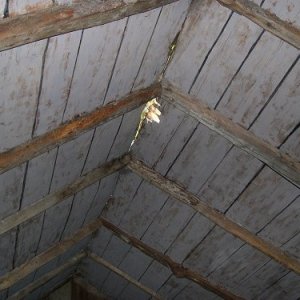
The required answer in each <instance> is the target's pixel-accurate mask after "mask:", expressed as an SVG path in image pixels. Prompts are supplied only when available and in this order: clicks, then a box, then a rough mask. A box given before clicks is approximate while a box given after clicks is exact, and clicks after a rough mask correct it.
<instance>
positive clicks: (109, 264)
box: [88, 252, 162, 299]
mask: <svg viewBox="0 0 300 300" xmlns="http://www.w3.org/2000/svg"><path fill="white" fill-rule="evenodd" d="M88 257H90V258H91V259H93V260H94V261H95V262H96V263H98V264H101V265H103V266H105V267H106V268H108V269H110V270H112V271H113V272H114V273H116V274H118V275H120V276H122V277H123V278H125V279H126V280H128V281H129V282H131V283H132V284H134V285H135V286H137V287H138V288H140V289H142V290H143V291H145V292H146V293H148V294H149V295H151V296H152V297H153V298H154V299H162V298H161V297H160V296H159V295H158V294H157V293H156V292H154V291H153V290H151V289H150V288H148V287H147V286H145V285H143V284H141V283H140V282H138V281H137V280H135V279H133V278H132V277H130V276H129V275H128V274H126V273H125V272H123V271H122V270H120V269H118V268H116V267H115V266H113V265H112V264H111V263H109V262H108V261H106V260H104V259H103V258H101V257H99V256H97V255H96V254H94V253H91V252H89V253H88Z"/></svg>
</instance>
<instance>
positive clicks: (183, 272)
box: [100, 218, 242, 300]
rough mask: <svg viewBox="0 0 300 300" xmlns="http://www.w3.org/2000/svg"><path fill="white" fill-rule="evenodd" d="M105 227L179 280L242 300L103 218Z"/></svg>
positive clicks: (222, 295)
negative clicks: (187, 280)
mask: <svg viewBox="0 0 300 300" xmlns="http://www.w3.org/2000/svg"><path fill="white" fill-rule="evenodd" d="M100 220H101V222H102V224H103V226H104V227H105V228H107V229H109V230H110V231H111V232H112V233H113V234H114V235H116V236H117V237H118V238H120V239H121V240H123V241H124V242H126V243H127V244H129V245H131V246H133V247H135V248H137V249H139V250H140V251H142V252H143V253H145V254H146V255H148V256H149V257H152V258H153V259H155V260H156V261H158V262H159V263H161V264H162V265H164V266H166V267H168V268H170V270H171V272H172V273H173V274H174V275H175V276H176V277H179V278H186V279H189V280H192V281H193V282H195V283H197V284H199V285H200V286H201V287H203V288H205V289H206V290H209V291H211V292H213V293H215V294H216V295H219V296H221V297H222V298H223V299H236V300H237V299H242V298H240V297H238V296H236V295H234V294H233V293H231V292H230V291H228V290H227V289H225V288H224V287H222V286H220V285H218V284H215V283H213V282H211V281H209V280H208V279H207V278H206V277H204V276H202V275H201V274H199V273H197V272H194V271H192V270H190V269H188V268H186V267H183V266H182V265H181V264H179V263H177V262H175V261H173V260H172V259H171V258H170V257H169V256H167V255H165V254H163V253H161V252H159V251H157V250H156V249H154V248H152V247H150V246H148V245H147V244H145V243H144V242H142V241H141V240H139V239H137V238H135V237H133V236H131V235H130V234H128V233H127V232H125V231H123V230H121V229H120V228H118V227H117V226H115V225H114V224H112V223H110V222H109V221H107V220H105V219H103V218H101V219H100Z"/></svg>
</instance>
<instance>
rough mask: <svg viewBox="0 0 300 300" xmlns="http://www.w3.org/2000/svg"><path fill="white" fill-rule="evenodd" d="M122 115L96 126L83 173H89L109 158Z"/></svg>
mask: <svg viewBox="0 0 300 300" xmlns="http://www.w3.org/2000/svg"><path fill="white" fill-rule="evenodd" d="M121 119H122V117H118V118H116V119H113V120H111V121H108V122H106V123H104V124H103V125H100V126H99V127H97V128H96V131H95V135H94V138H93V141H92V144H91V148H90V151H89V154H88V157H87V160H86V163H85V167H84V171H83V173H87V172H89V171H91V170H92V169H94V168H96V167H97V166H100V165H102V164H103V163H105V161H106V160H107V157H108V155H109V151H110V149H111V147H112V144H113V141H114V138H115V136H116V134H117V131H118V129H119V125H120V122H121Z"/></svg>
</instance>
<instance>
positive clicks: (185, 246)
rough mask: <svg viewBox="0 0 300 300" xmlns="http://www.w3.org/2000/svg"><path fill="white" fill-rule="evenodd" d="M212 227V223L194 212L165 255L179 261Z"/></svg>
mask: <svg viewBox="0 0 300 300" xmlns="http://www.w3.org/2000/svg"><path fill="white" fill-rule="evenodd" d="M213 227H214V224H213V223H212V222H210V221H209V220H208V219H206V218H204V217H203V216H201V215H199V214H195V215H194V217H193V218H192V219H191V220H190V221H189V223H188V224H187V226H186V227H185V228H184V229H183V230H182V232H181V233H180V235H179V236H178V237H177V238H176V240H175V241H174V242H173V243H172V245H171V246H170V248H169V249H168V251H167V255H169V256H170V257H171V258H172V259H173V260H175V261H177V262H180V263H181V262H182V261H183V260H184V259H185V258H186V257H187V256H188V255H189V253H190V252H191V251H192V249H194V248H195V247H196V246H197V245H198V243H199V242H200V241H202V240H203V239H204V237H205V236H206V235H207V233H208V232H209V231H210V230H211V229H212V228H213Z"/></svg>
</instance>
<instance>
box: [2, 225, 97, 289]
mask: <svg viewBox="0 0 300 300" xmlns="http://www.w3.org/2000/svg"><path fill="white" fill-rule="evenodd" d="M101 226H102V222H101V221H100V220H96V221H94V222H92V223H90V224H88V225H87V226H85V227H83V228H81V229H80V230H79V231H78V232H76V234H74V235H73V236H72V237H71V238H69V239H67V240H64V241H62V242H60V243H59V244H57V245H55V246H53V247H51V248H50V249H48V250H47V251H45V252H43V253H41V254H39V255H38V256H35V257H34V258H33V259H32V260H30V261H28V262H26V263H24V264H22V265H21V266H20V267H18V268H15V269H14V270H12V271H11V272H9V273H7V274H6V275H4V276H2V277H1V278H0V290H3V289H5V288H7V287H10V286H12V285H13V284H14V283H16V282H17V281H18V280H20V279H22V278H24V277H25V276H27V275H28V274H30V273H31V272H33V271H35V270H37V269H38V268H40V267H41V266H43V265H45V264H46V263H48V262H50V261H51V260H53V259H54V258H56V257H58V256H59V255H61V254H63V253H64V252H66V251H67V250H69V249H70V248H72V247H73V246H74V245H75V244H76V243H78V242H79V241H81V240H82V239H84V238H86V237H87V236H89V235H90V234H92V233H93V232H95V231H97V230H98V229H99V228H100V227H101Z"/></svg>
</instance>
